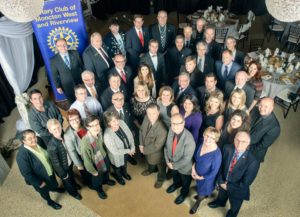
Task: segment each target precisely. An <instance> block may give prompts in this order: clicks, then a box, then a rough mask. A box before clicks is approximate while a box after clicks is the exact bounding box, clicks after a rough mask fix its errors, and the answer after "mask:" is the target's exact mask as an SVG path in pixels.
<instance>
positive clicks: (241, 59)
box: [233, 50, 245, 68]
mask: <svg viewBox="0 0 300 217" xmlns="http://www.w3.org/2000/svg"><path fill="white" fill-rule="evenodd" d="M244 59H245V54H244V53H243V52H242V51H239V50H236V53H235V57H234V60H233V61H234V62H236V63H237V64H239V65H240V66H241V67H242V68H244Z"/></svg>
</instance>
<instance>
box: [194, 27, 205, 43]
mask: <svg viewBox="0 0 300 217" xmlns="http://www.w3.org/2000/svg"><path fill="white" fill-rule="evenodd" d="M192 37H193V38H194V39H195V45H196V46H197V44H198V42H200V41H202V40H203V38H204V30H203V31H202V32H198V31H197V30H195V31H193V35H192Z"/></svg>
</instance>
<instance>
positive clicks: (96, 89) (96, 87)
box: [81, 70, 101, 101]
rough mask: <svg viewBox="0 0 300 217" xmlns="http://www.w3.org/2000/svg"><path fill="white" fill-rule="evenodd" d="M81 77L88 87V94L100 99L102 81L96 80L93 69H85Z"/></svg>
mask: <svg viewBox="0 0 300 217" xmlns="http://www.w3.org/2000/svg"><path fill="white" fill-rule="evenodd" d="M81 79H82V81H83V84H84V86H85V88H86V91H87V95H88V96H92V97H94V98H96V99H97V100H98V101H100V95H101V89H100V81H97V82H95V74H94V73H93V72H91V71H88V70H85V71H84V72H82V74H81Z"/></svg>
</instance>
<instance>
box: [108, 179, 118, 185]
mask: <svg viewBox="0 0 300 217" xmlns="http://www.w3.org/2000/svg"><path fill="white" fill-rule="evenodd" d="M105 184H107V185H109V186H114V185H116V182H115V181H114V180H111V179H109V180H107V182H106V183H105Z"/></svg>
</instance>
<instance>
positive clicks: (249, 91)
mask: <svg viewBox="0 0 300 217" xmlns="http://www.w3.org/2000/svg"><path fill="white" fill-rule="evenodd" d="M234 87H235V83H234V82H232V81H226V83H225V99H226V100H228V99H229V97H230V94H231V92H232V91H233V89H234ZM242 89H243V90H244V91H245V93H246V106H247V108H249V107H250V106H251V103H252V102H253V99H254V94H255V89H254V88H253V87H252V86H251V85H250V84H248V83H246V84H245V85H244V87H243V88H242Z"/></svg>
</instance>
